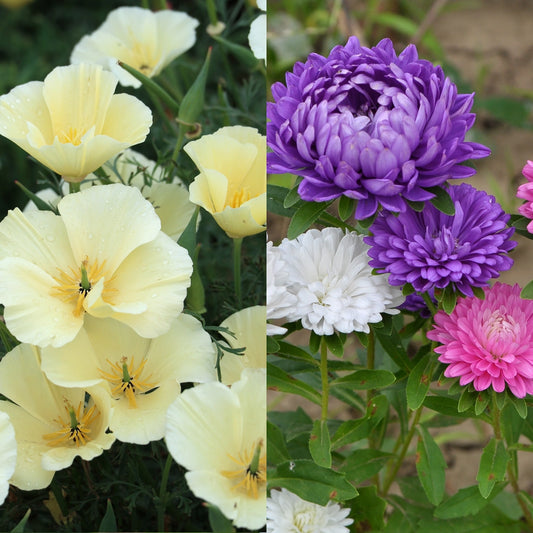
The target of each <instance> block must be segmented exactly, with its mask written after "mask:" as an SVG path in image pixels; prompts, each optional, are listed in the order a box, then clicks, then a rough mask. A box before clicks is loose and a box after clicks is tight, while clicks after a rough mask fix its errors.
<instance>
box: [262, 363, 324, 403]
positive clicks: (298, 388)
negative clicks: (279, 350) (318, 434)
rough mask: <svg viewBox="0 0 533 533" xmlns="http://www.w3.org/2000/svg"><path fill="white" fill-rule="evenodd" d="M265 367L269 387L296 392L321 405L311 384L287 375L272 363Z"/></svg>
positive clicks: (317, 393) (317, 394)
mask: <svg viewBox="0 0 533 533" xmlns="http://www.w3.org/2000/svg"><path fill="white" fill-rule="evenodd" d="M267 367H268V368H267V383H268V387H269V388H274V389H276V390H280V391H283V392H289V393H291V394H298V395H299V396H302V397H304V398H307V399H308V400H310V401H311V402H313V403H316V404H318V405H321V403H322V397H321V395H320V393H319V392H317V391H316V390H315V389H314V388H313V387H311V385H308V384H307V383H304V382H303V381H300V380H299V379H296V378H293V377H292V376H289V374H287V373H286V372H284V371H283V370H281V369H280V368H278V367H277V366H275V365H273V364H270V363H267Z"/></svg>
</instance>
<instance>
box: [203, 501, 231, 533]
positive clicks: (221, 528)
mask: <svg viewBox="0 0 533 533" xmlns="http://www.w3.org/2000/svg"><path fill="white" fill-rule="evenodd" d="M207 516H208V518H209V525H210V526H211V531H213V533H233V532H234V531H235V528H234V527H233V523H232V521H231V520H230V519H229V518H227V517H226V515H224V513H223V512H222V511H221V510H220V509H219V508H218V507H216V506H215V505H212V504H208V505H207Z"/></svg>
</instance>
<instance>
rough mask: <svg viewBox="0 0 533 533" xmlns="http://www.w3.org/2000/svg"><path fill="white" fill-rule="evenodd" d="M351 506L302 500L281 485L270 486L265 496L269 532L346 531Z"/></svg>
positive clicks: (349, 522) (317, 532) (346, 532)
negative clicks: (320, 503) (274, 488)
mask: <svg viewBox="0 0 533 533" xmlns="http://www.w3.org/2000/svg"><path fill="white" fill-rule="evenodd" d="M349 514H350V509H342V508H341V507H340V505H339V504H338V503H333V502H328V504H327V505H326V506H322V505H317V504H316V503H310V502H307V501H305V500H302V499H301V498H300V497H299V496H296V494H293V493H292V492H290V491H288V490H286V489H281V490H272V491H271V492H270V498H267V532H268V533H348V531H349V530H348V527H347V526H349V525H350V524H352V523H353V519H351V518H346V517H347V516H348V515H349Z"/></svg>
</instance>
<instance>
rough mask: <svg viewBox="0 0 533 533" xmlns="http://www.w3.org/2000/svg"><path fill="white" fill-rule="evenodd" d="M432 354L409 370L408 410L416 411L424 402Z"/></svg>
mask: <svg viewBox="0 0 533 533" xmlns="http://www.w3.org/2000/svg"><path fill="white" fill-rule="evenodd" d="M432 366H433V357H432V354H428V355H427V356H425V357H422V359H420V361H418V363H417V364H416V365H415V367H414V368H413V369H412V370H411V372H410V374H409V377H408V378H407V388H406V393H407V405H408V407H409V408H410V409H413V410H414V409H418V408H419V407H420V406H421V405H422V403H423V402H424V398H425V397H426V395H427V393H428V390H429V386H430V385H431V378H432V376H431V368H432Z"/></svg>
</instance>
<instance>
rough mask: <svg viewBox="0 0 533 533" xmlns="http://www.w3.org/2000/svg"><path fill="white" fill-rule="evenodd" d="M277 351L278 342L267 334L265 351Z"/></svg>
mask: <svg viewBox="0 0 533 533" xmlns="http://www.w3.org/2000/svg"><path fill="white" fill-rule="evenodd" d="M278 351H279V343H278V341H277V340H276V339H274V338H273V337H272V336H271V335H267V353H277V352H278Z"/></svg>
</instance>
